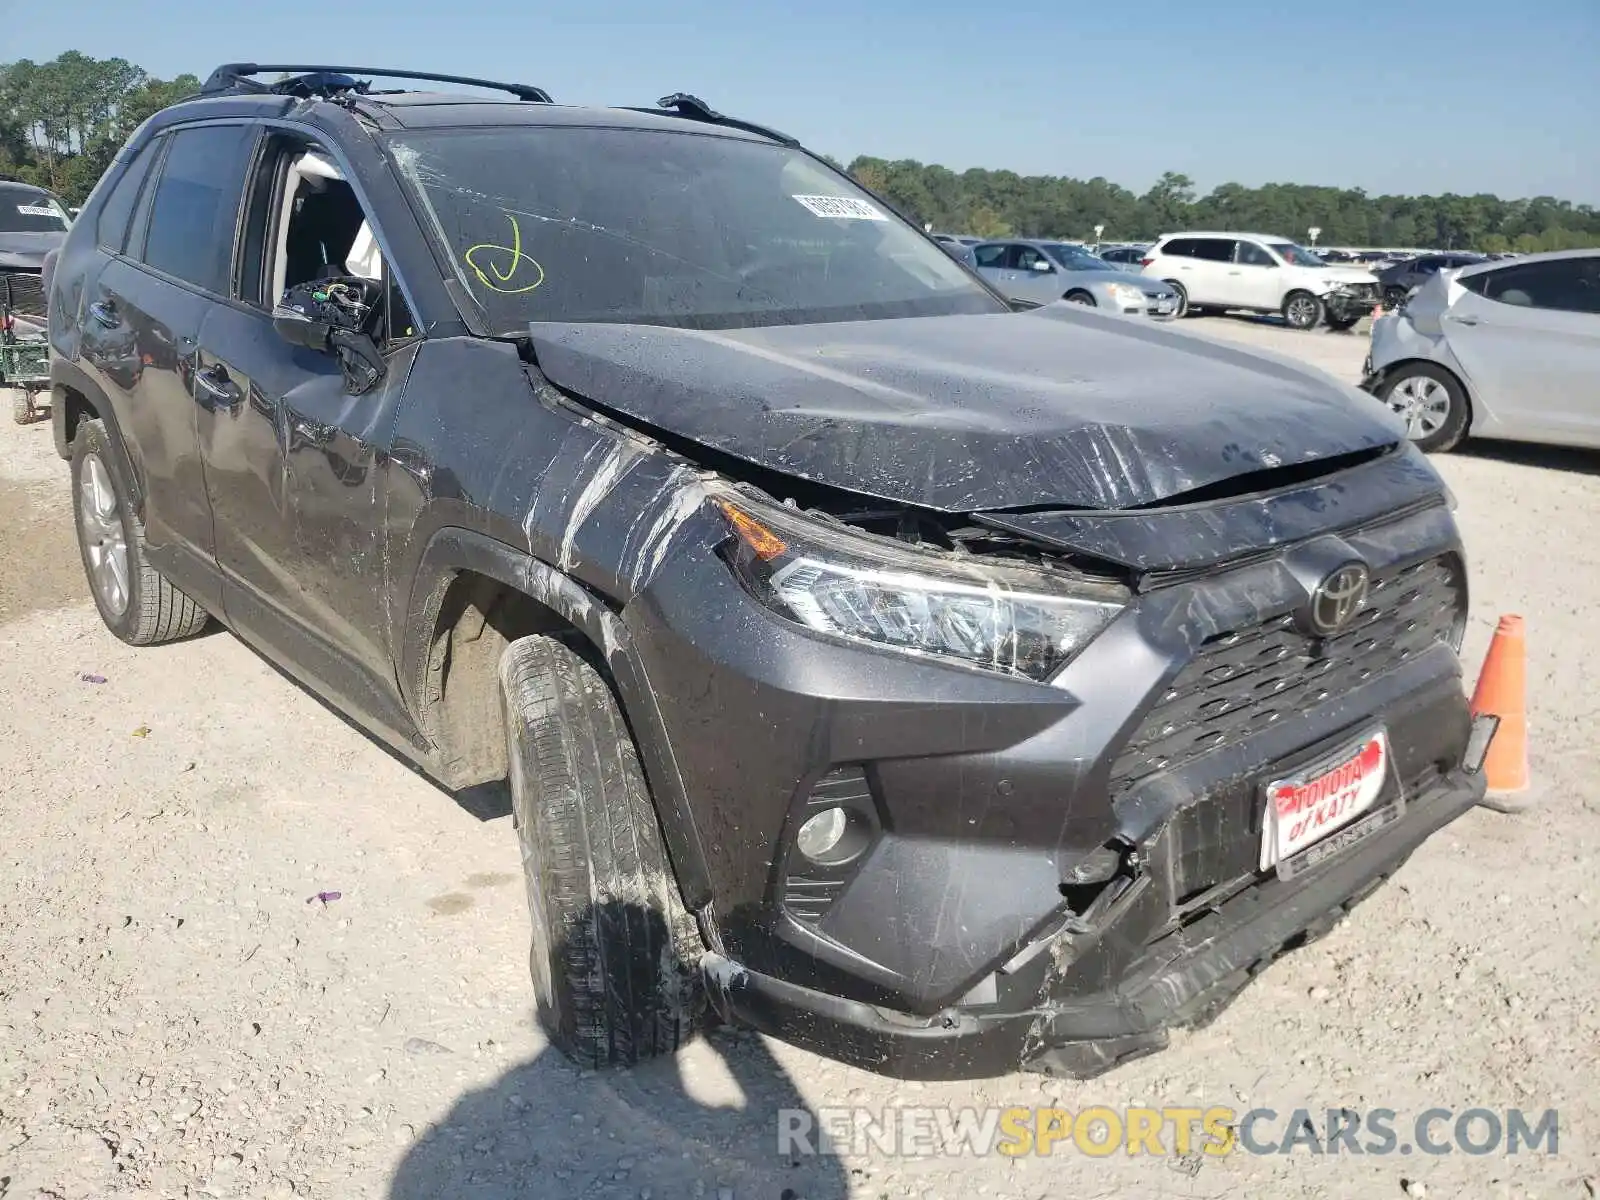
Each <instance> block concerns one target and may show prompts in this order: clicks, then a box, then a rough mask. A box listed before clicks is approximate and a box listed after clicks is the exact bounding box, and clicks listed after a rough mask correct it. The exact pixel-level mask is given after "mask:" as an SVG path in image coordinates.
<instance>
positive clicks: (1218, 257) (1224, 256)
mask: <svg viewBox="0 0 1600 1200" xmlns="http://www.w3.org/2000/svg"><path fill="white" fill-rule="evenodd" d="M1194 249H1195V253H1194V256H1195V257H1196V258H1200V259H1205V260H1206V261H1207V262H1232V261H1233V241H1232V239H1230V238H1195V240H1194Z"/></svg>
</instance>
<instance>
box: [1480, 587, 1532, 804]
mask: <svg viewBox="0 0 1600 1200" xmlns="http://www.w3.org/2000/svg"><path fill="white" fill-rule="evenodd" d="M1527 661H1528V644H1527V641H1526V639H1525V638H1524V636H1523V628H1522V618H1521V617H1520V616H1515V615H1512V616H1503V617H1501V618H1500V624H1499V626H1498V627H1497V628H1496V629H1495V631H1494V640H1493V641H1492V642H1490V643H1489V653H1488V654H1486V655H1485V656H1484V659H1483V671H1482V672H1481V673H1480V674H1479V676H1478V686H1477V687H1476V688H1475V689H1474V690H1473V693H1472V715H1473V716H1475V717H1476V716H1479V715H1481V714H1484V713H1489V714H1492V715H1494V716H1496V717H1499V718H1500V727H1499V728H1498V729H1497V730H1495V734H1494V739H1493V740H1492V741H1491V742H1490V743H1489V754H1488V756H1487V757H1486V758H1485V759H1484V763H1483V770H1484V773H1485V775H1486V776H1487V777H1488V784H1489V791H1488V795H1487V796H1485V797H1484V801H1483V802H1484V804H1485V805H1486V806H1487V807H1489V808H1493V809H1495V810H1497V811H1499V812H1520V811H1521V810H1523V809H1525V808H1527V807H1528V805H1529V804H1530V803H1531V802H1532V798H1531V797H1529V795H1528V792H1529V791H1530V789H1531V788H1532V784H1533V781H1532V776H1531V775H1530V773H1529V770H1528V670H1527Z"/></svg>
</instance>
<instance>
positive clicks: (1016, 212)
mask: <svg viewBox="0 0 1600 1200" xmlns="http://www.w3.org/2000/svg"><path fill="white" fill-rule="evenodd" d="M847 170H848V171H849V173H850V175H851V176H852V177H853V178H855V179H856V180H858V181H859V182H860V183H862V184H863V185H865V186H866V187H867V188H869V189H871V190H872V191H874V192H876V193H878V194H879V195H880V196H882V197H883V198H884V199H886V200H888V201H889V202H890V203H892V204H893V205H894V206H895V207H896V208H897V209H899V210H900V212H902V213H904V214H905V215H906V216H908V217H910V218H911V219H912V220H914V221H916V222H917V223H918V224H930V225H932V226H933V227H934V229H935V230H936V231H941V232H950V233H967V234H973V235H975V236H977V237H986V238H987V237H1041V238H1065V239H1073V240H1077V241H1091V240H1093V239H1094V236H1095V235H1094V227H1095V226H1096V225H1100V226H1103V227H1104V232H1103V234H1102V238H1103V240H1105V241H1129V242H1132V241H1152V240H1154V239H1155V238H1156V237H1158V236H1160V235H1161V234H1163V233H1176V232H1179V231H1181V230H1183V229H1233V230H1259V231H1261V232H1265V233H1275V234H1279V235H1280V236H1283V237H1289V238H1293V239H1296V240H1298V241H1306V240H1308V232H1307V231H1308V230H1310V229H1311V228H1312V227H1313V226H1315V227H1317V228H1318V230H1319V233H1318V237H1317V242H1318V244H1319V245H1323V246H1373V247H1429V248H1437V249H1445V250H1481V251H1485V252H1488V253H1495V252H1500V251H1506V250H1517V251H1521V252H1523V253H1531V252H1533V251H1538V250H1575V249H1580V248H1583V247H1589V246H1600V211H1596V209H1595V208H1594V207H1593V206H1592V205H1588V204H1579V205H1574V204H1572V203H1571V202H1570V201H1567V200H1558V199H1556V198H1555V197H1553V196H1535V197H1534V198H1532V199H1528V200H1502V199H1501V198H1500V197H1498V196H1493V195H1489V194H1487V193H1479V194H1478V195H1475V196H1456V195H1443V196H1369V195H1367V193H1366V192H1364V191H1362V190H1361V189H1359V188H1335V187H1316V186H1312V185H1308V184H1296V183H1269V184H1266V185H1265V186H1263V187H1256V188H1251V187H1245V186H1244V185H1243V184H1239V183H1224V184H1222V185H1221V186H1219V187H1217V188H1214V189H1213V190H1212V191H1211V192H1210V193H1208V194H1207V195H1204V196H1200V195H1197V194H1196V191H1195V187H1194V183H1193V181H1192V180H1191V179H1189V178H1188V176H1186V175H1180V174H1177V173H1175V172H1171V171H1169V172H1167V173H1166V174H1165V175H1163V176H1162V177H1161V178H1160V179H1159V180H1158V181H1157V182H1156V184H1155V185H1154V186H1153V187H1151V188H1150V190H1149V191H1147V192H1145V193H1144V195H1142V196H1140V195H1136V194H1134V193H1133V192H1132V191H1130V190H1129V189H1127V188H1125V187H1122V186H1121V185H1120V184H1115V183H1111V182H1110V181H1108V180H1106V179H1104V178H1102V177H1099V176H1097V177H1095V178H1093V179H1073V178H1070V177H1065V176H1055V175H1018V174H1017V173H1016V172H1015V171H988V170H983V169H981V168H975V169H972V170H968V171H962V172H961V173H960V174H957V173H956V172H954V171H951V170H949V169H948V168H946V167H941V166H938V165H936V164H929V165H926V166H924V165H923V164H922V163H919V162H915V161H913V160H910V159H900V160H897V161H892V162H891V161H888V160H886V159H882V158H867V157H862V158H857V159H855V160H854V161H852V162H851V163H850V165H849V167H848V168H847Z"/></svg>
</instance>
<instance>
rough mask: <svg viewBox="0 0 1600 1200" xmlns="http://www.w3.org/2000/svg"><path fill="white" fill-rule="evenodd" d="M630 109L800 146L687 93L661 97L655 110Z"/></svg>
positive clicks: (783, 136)
mask: <svg viewBox="0 0 1600 1200" xmlns="http://www.w3.org/2000/svg"><path fill="white" fill-rule="evenodd" d="M630 107H631V111H633V112H646V113H665V114H666V115H667V116H672V117H683V118H685V119H687V120H690V121H704V122H705V123H706V124H708V125H726V126H727V127H728V128H730V129H742V130H744V131H745V132H746V133H755V134H759V135H761V136H762V137H765V138H771V139H772V140H773V141H775V142H781V143H782V144H783V145H785V146H798V145H799V144H800V139H799V138H793V137H790V136H789V135H788V134H787V133H779V132H778V131H777V130H776V129H769V128H767V127H766V126H765V125H757V124H755V123H753V122H751V121H741V120H739V119H738V118H737V117H726V116H723V115H722V114H721V113H719V112H717V111H715V110H714V109H713V108H712V107H711V106H710V105H709V104H707V103H706V102H705V101H704V100H702V99H700V97H699V96H691V95H689V94H688V93H687V92H673V93H672V95H670V96H663V97H661V99H659V100H657V101H656V107H655V108H638V107H632V106H630Z"/></svg>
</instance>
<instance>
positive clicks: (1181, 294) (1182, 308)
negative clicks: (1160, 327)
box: [1161, 279, 1189, 320]
mask: <svg viewBox="0 0 1600 1200" xmlns="http://www.w3.org/2000/svg"><path fill="white" fill-rule="evenodd" d="M1161 282H1162V283H1164V284H1166V285H1167V286H1168V287H1169V288H1171V289H1172V290H1173V291H1174V292H1176V293H1177V294H1178V307H1177V309H1176V311H1174V312H1173V314H1172V318H1173V320H1177V319H1178V318H1179V317H1186V316H1188V315H1189V293H1188V291H1187V289H1185V288H1184V286H1183V284H1181V283H1179V282H1178V281H1177V280H1176V279H1163V280H1162V281H1161Z"/></svg>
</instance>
